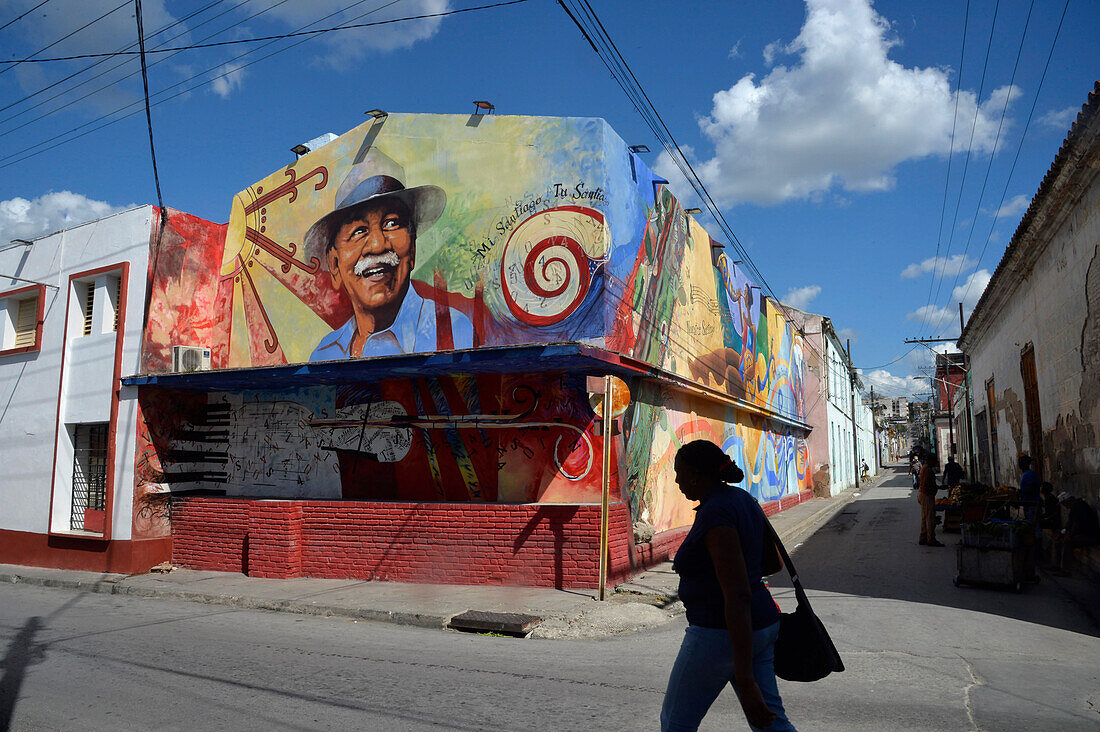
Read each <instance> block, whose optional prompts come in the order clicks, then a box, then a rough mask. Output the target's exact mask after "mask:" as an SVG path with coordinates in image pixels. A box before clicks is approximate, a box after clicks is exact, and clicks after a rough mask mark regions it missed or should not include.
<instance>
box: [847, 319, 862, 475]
mask: <svg viewBox="0 0 1100 732" xmlns="http://www.w3.org/2000/svg"><path fill="white" fill-rule="evenodd" d="M845 346H846V350H847V352H848V386H849V387H850V389H851V392H852V400H851V401H852V475H854V476H855V479H856V488H857V489H858V488H859V435H858V434H857V431H856V430H857V428H856V370H855V368H854V367H853V366H852V339H851V338H849V339H848V340H847V341H845Z"/></svg>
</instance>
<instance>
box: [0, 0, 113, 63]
mask: <svg viewBox="0 0 1100 732" xmlns="http://www.w3.org/2000/svg"><path fill="white" fill-rule="evenodd" d="M129 4H130V1H129V0H123V2H122V4H121V5H118V6H116V7H115V8H114V9H112V10H108V11H107V12H106V13H104V14H103V15H101V16H99V17H98V18H96V19H95V20H89V21H88V22H87V23H85V24H84V25H82V26H80V27H79V28H77V29H76V30H74V31H73V32H71V33H68V34H66V35H64V36H62V37H61V38H58V39H57V40H56V41H54V42H53V43H51V44H50V45H48V46H44V47H43V48H40V49H38V50H37V51H35V52H34V53H32V54H31V55H30V56H28V57H27V58H25V59H20V60H18V61H4V62H3V63H5V64H7V68H4V69H2V70H0V74H6V73H8V72H9V71H11V70H12V69H14V68H15V67H16V66H18V65H19V64H22V63H28V62H31V61H32V59H33V57H35V56H37V55H38V54H40V53H42V52H43V51H48V50H49V49H51V48H53V47H54V46H56V45H57V44H58V43H61V42H62V41H64V40H66V39H68V38H72V37H73V36H75V35H76V34H77V33H79V32H80V31H82V30H84V29H85V28H88V27H89V26H92V25H95V24H96V23H98V22H99V21H101V20H103V19H104V18H106V17H107V16H108V15H111V14H112V13H116V12H118V11H119V10H121V9H122V8H124V7H126V6H127V5H129Z"/></svg>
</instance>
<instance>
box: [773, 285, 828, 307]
mask: <svg viewBox="0 0 1100 732" xmlns="http://www.w3.org/2000/svg"><path fill="white" fill-rule="evenodd" d="M820 294H821V287H820V286H819V285H807V286H805V287H792V288H791V289H789V290H787V294H786V295H784V296H783V297H781V298H780V302H782V303H783V304H784V305H790V306H791V307H792V308H797V309H798V310H805V309H806V308H808V307H809V306H810V303H811V302H813V300H814V298H815V297H817V296H818V295H820Z"/></svg>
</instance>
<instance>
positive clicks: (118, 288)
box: [111, 277, 122, 333]
mask: <svg viewBox="0 0 1100 732" xmlns="http://www.w3.org/2000/svg"><path fill="white" fill-rule="evenodd" d="M120 310H122V278H121V277H118V278H116V279H115V319H114V324H113V325H112V326H111V330H112V331H115V332H116V333H117V332H118V313H119V311H120Z"/></svg>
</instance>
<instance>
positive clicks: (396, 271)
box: [328, 198, 416, 313]
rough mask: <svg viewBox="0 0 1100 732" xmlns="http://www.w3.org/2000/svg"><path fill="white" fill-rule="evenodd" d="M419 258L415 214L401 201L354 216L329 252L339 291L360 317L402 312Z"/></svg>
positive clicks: (380, 204)
mask: <svg viewBox="0 0 1100 732" xmlns="http://www.w3.org/2000/svg"><path fill="white" fill-rule="evenodd" d="M415 258H416V235H415V233H414V232H413V230H412V228H411V226H410V222H409V209H408V207H407V206H405V204H404V203H403V202H402V201H400V200H399V199H396V198H387V199H383V200H381V201H378V202H376V203H368V204H366V205H364V206H362V207H361V208H359V209H357V210H355V211H353V212H352V213H351V214H350V217H349V218H346V219H345V223H344V224H343V225H342V226H340V228H339V229H337V231H336V234H335V236H334V237H333V246H332V247H331V248H330V249H329V250H328V266H329V272H330V273H331V274H332V281H333V287H335V288H336V289H338V290H339V289H343V290H344V291H345V292H347V293H348V296H349V297H350V298H351V300H352V305H353V306H354V307H355V309H356V311H363V312H366V313H370V312H373V311H384V310H388V309H396V308H397V307H399V306H400V304H401V301H402V300H403V299H404V297H405V292H406V291H407V290H408V285H409V277H410V275H411V274H412V269H413V263H414V260H415Z"/></svg>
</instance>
